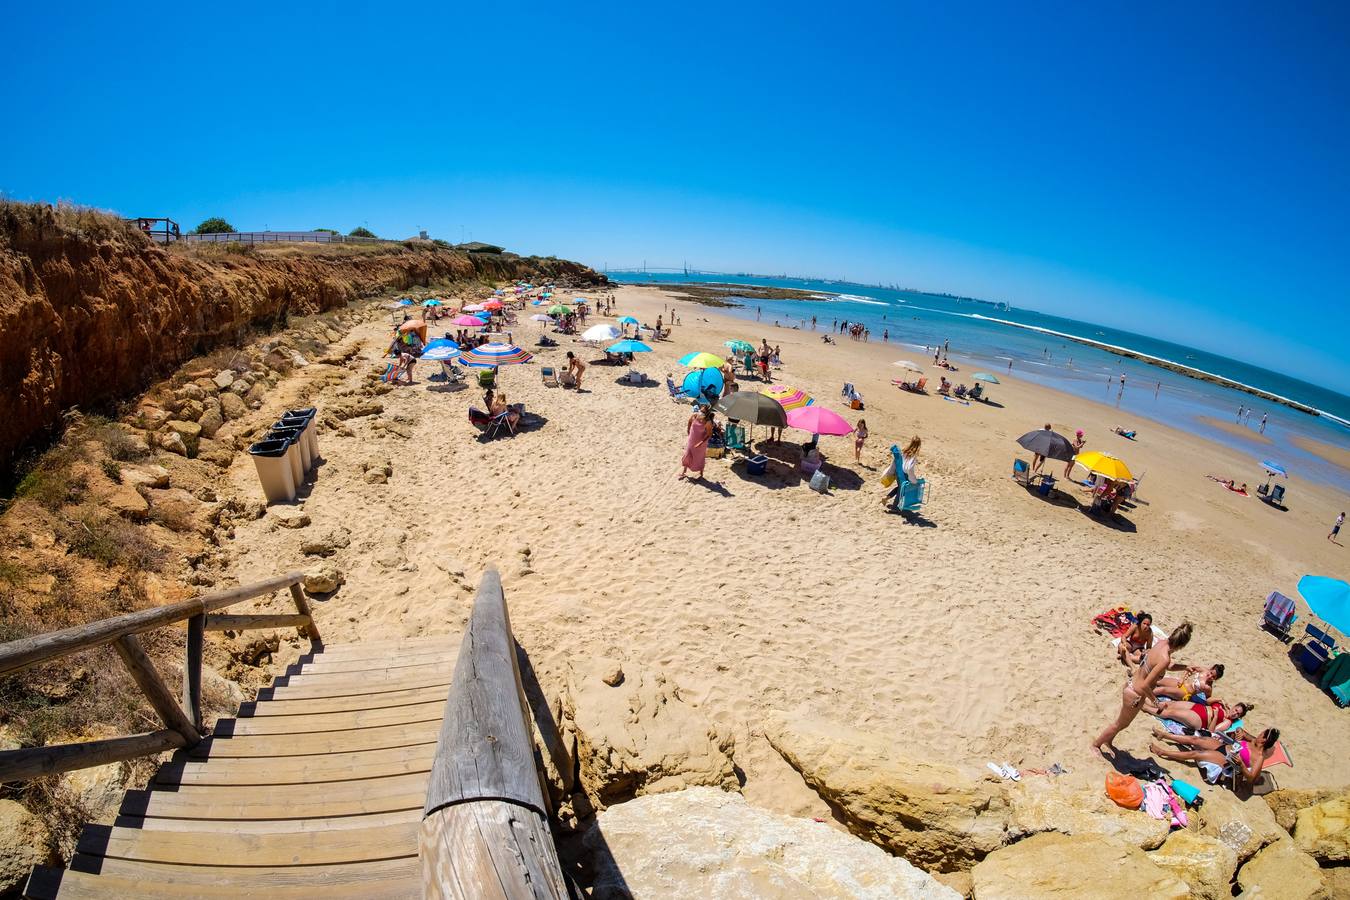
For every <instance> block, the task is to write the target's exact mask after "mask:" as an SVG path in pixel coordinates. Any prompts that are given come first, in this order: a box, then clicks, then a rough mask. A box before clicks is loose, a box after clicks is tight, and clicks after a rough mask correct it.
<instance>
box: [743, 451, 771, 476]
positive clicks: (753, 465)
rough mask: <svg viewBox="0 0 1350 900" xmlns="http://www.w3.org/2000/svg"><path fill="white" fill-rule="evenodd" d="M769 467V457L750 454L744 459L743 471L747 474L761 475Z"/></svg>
mask: <svg viewBox="0 0 1350 900" xmlns="http://www.w3.org/2000/svg"><path fill="white" fill-rule="evenodd" d="M768 468H769V458H768V457H767V456H752V457H750V458H749V459H748V460H746V461H745V471H746V474H748V475H763V474H764V473H765V472H766V471H768Z"/></svg>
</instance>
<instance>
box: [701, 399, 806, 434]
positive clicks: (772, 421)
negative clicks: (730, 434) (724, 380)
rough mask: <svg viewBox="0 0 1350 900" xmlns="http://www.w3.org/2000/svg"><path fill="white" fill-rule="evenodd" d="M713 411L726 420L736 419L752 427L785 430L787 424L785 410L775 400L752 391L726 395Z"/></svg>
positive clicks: (715, 405)
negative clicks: (765, 426)
mask: <svg viewBox="0 0 1350 900" xmlns="http://www.w3.org/2000/svg"><path fill="white" fill-rule="evenodd" d="M714 409H716V410H717V411H718V412H720V413H721V414H722V415H724V416H726V417H727V418H728V419H738V420H740V421H742V422H750V423H751V424H754V425H767V426H769V427H770V428H786V427H787V423H788V419H787V410H785V409H783V407H782V405H781V404H780V403H779V402H778V401H777V400H775V399H773V398H772V397H766V396H765V395H764V394H756V393H754V392H753V391H737V392H736V393H734V394H728V395H727V396H725V397H723V398H722V399H721V400H718V401H717V403H716V404H714Z"/></svg>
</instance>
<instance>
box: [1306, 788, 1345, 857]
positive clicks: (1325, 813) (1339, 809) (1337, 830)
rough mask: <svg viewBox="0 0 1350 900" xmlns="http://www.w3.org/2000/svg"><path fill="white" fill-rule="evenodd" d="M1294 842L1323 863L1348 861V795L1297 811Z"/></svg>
mask: <svg viewBox="0 0 1350 900" xmlns="http://www.w3.org/2000/svg"><path fill="white" fill-rule="evenodd" d="M1294 844H1295V845H1296V846H1297V847H1298V849H1300V850H1302V851H1303V852H1304V853H1307V854H1308V855H1310V856H1312V857H1313V858H1314V859H1316V860H1319V861H1320V862H1323V863H1344V862H1347V861H1350V798H1348V797H1337V798H1334V799H1331V800H1326V801H1323V802H1322V803H1318V804H1317V805H1316V806H1310V807H1308V808H1307V809H1305V810H1302V811H1300V812H1299V814H1298V822H1297V824H1296V825H1295V826H1294Z"/></svg>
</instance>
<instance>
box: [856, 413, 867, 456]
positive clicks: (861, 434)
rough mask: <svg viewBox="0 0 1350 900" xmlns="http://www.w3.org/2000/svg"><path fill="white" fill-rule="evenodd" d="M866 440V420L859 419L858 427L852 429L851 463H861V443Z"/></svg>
mask: <svg viewBox="0 0 1350 900" xmlns="http://www.w3.org/2000/svg"><path fill="white" fill-rule="evenodd" d="M866 440H867V420H866V419H859V420H858V427H857V428H855V429H853V461H854V462H862V448H863V442H864V441H866Z"/></svg>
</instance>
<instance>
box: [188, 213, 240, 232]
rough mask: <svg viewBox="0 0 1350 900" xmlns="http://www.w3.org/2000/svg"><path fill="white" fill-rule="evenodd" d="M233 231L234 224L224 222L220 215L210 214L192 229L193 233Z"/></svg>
mask: <svg viewBox="0 0 1350 900" xmlns="http://www.w3.org/2000/svg"><path fill="white" fill-rule="evenodd" d="M233 231H234V226H233V225H231V224H230V223H229V222H226V221H225V220H224V219H222V218H221V217H220V216H212V217H211V218H209V219H206V220H205V221H203V222H202V224H200V225H198V226H197V227H196V228H194V229H192V233H193V234H222V233H225V232H233Z"/></svg>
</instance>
